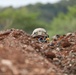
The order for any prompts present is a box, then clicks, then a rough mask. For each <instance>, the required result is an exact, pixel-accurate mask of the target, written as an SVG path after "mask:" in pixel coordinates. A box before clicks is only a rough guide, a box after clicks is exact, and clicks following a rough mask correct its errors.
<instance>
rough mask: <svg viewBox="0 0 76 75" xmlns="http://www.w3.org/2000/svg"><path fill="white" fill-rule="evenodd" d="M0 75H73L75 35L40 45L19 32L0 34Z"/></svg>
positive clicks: (74, 72)
mask: <svg viewBox="0 0 76 75" xmlns="http://www.w3.org/2000/svg"><path fill="white" fill-rule="evenodd" d="M0 75H76V33H72V34H71V35H65V36H60V37H59V38H58V39H56V40H52V41H51V42H50V43H40V42H38V41H37V40H36V39H34V38H32V37H31V36H30V35H29V34H27V33H25V32H24V31H22V30H18V29H9V30H6V31H1V32H0Z"/></svg>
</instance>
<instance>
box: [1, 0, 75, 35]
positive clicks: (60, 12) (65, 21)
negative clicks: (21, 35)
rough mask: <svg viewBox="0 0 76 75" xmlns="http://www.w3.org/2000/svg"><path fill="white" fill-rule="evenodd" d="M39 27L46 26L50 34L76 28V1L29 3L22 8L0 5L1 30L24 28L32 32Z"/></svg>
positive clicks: (70, 30)
mask: <svg viewBox="0 0 76 75" xmlns="http://www.w3.org/2000/svg"><path fill="white" fill-rule="evenodd" d="M37 27H43V28H45V29H46V30H47V31H48V33H49V35H50V36H53V35H55V34H64V33H67V32H74V31H75V30H76V1H75V0H61V1H60V2H59V3H56V4H49V3H48V4H41V3H37V4H35V5H28V6H25V7H20V8H13V7H7V8H1V7H0V30H2V29H8V28H18V29H23V30H25V31H26V32H28V33H31V32H32V31H33V29H35V28H37Z"/></svg>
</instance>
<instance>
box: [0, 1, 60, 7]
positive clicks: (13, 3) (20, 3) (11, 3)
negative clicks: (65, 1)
mask: <svg viewBox="0 0 76 75" xmlns="http://www.w3.org/2000/svg"><path fill="white" fill-rule="evenodd" d="M58 1H60V0H0V6H3V7H6V6H13V7H20V6H24V5H28V4H35V3H37V2H41V3H56V2H58Z"/></svg>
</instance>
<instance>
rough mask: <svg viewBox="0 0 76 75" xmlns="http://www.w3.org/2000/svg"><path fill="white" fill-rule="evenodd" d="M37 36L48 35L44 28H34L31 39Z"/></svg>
mask: <svg viewBox="0 0 76 75" xmlns="http://www.w3.org/2000/svg"><path fill="white" fill-rule="evenodd" d="M37 36H48V34H47V32H46V30H45V29H44V28H36V29H34V31H33V32H32V37H37Z"/></svg>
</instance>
